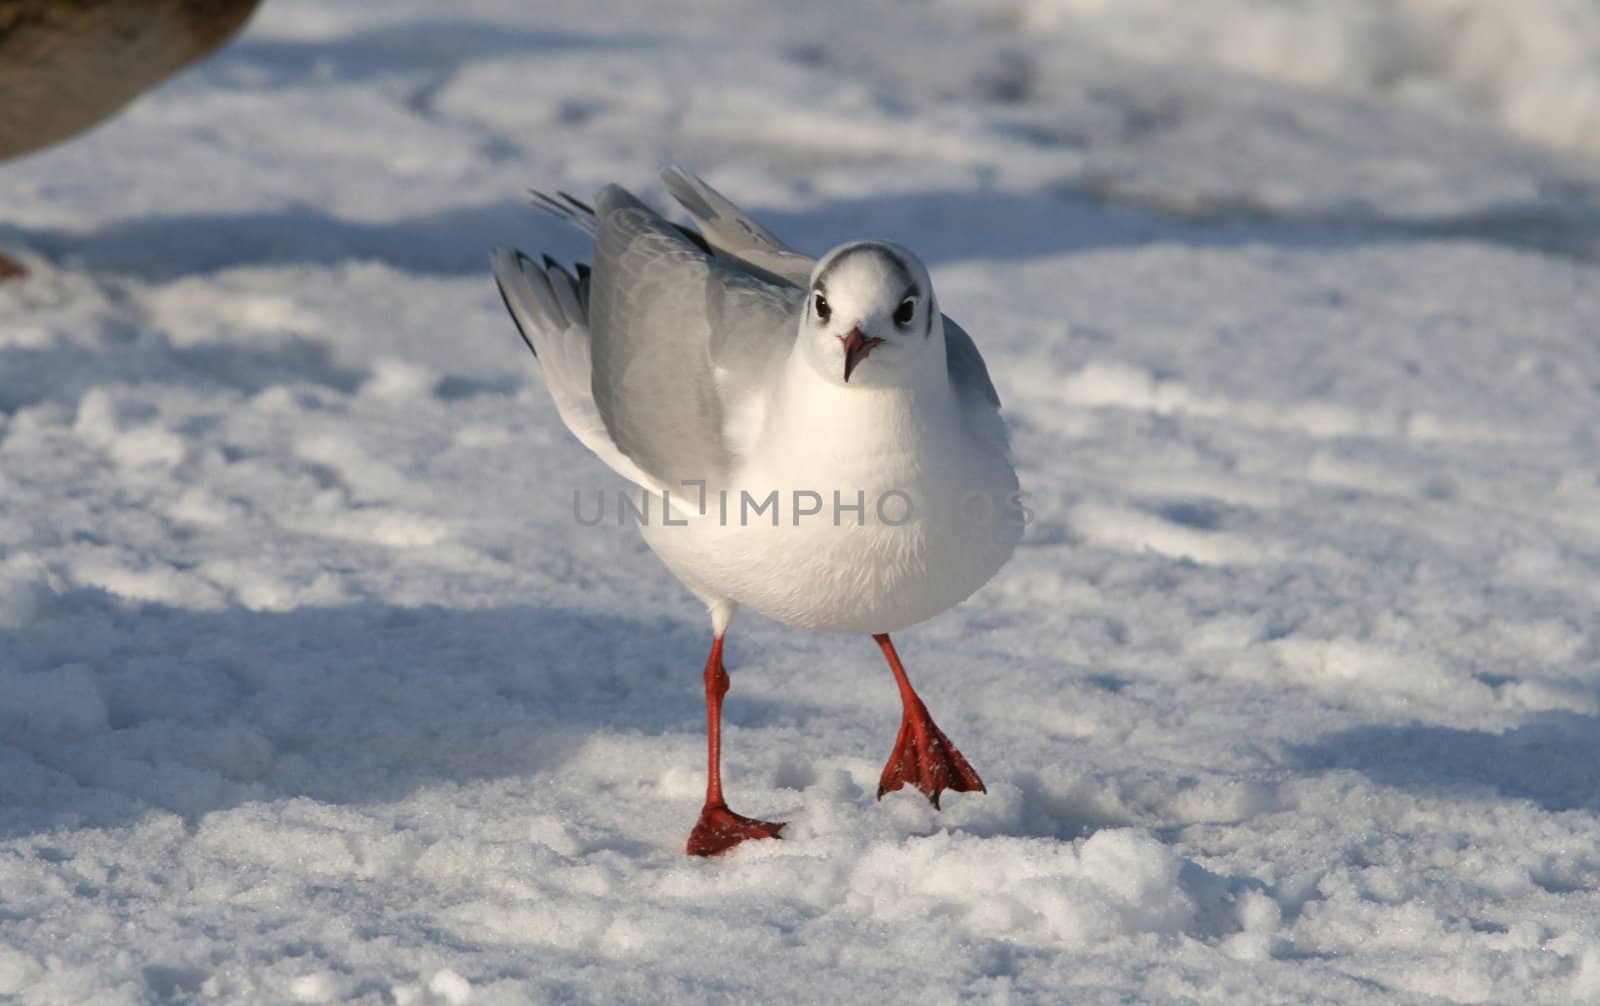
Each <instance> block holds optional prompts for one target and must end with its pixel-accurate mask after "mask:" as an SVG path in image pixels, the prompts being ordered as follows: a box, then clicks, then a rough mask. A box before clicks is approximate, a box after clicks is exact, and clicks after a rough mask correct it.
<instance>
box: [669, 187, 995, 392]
mask: <svg viewBox="0 0 1600 1006" xmlns="http://www.w3.org/2000/svg"><path fill="white" fill-rule="evenodd" d="M661 180H662V181H664V182H665V183H666V185H667V191H669V192H671V193H672V198H674V199H676V200H677V201H678V202H679V203H680V204H682V206H683V208H684V209H685V210H686V211H687V212H688V214H689V216H690V217H692V218H693V219H694V222H695V224H696V225H698V226H699V227H700V230H701V231H702V232H704V235H705V239H706V241H707V242H709V243H710V245H711V247H712V248H714V249H716V251H718V252H720V253H721V254H723V255H727V256H729V257H732V258H735V259H738V260H739V261H741V262H742V263H744V264H745V265H747V266H749V267H752V268H753V269H755V270H759V271H760V272H762V273H766V274H768V275H771V276H775V277H777V278H779V279H782V280H785V281H787V282H789V283H793V284H794V285H795V286H797V287H800V288H801V289H804V288H805V287H806V285H807V284H809V283H810V282H811V269H812V267H813V266H814V265H815V264H816V260H815V259H813V258H811V257H810V256H809V255H803V254H801V253H800V252H797V251H795V250H794V249H793V248H790V247H789V246H788V245H786V244H784V243H783V242H782V241H780V240H779V239H778V237H777V236H776V235H775V234H773V233H772V232H771V231H769V230H767V229H766V228H765V227H763V226H761V225H760V224H758V223H756V222H755V221H754V220H752V219H751V218H750V215H749V214H748V213H746V212H745V211H744V210H741V209H740V208H739V207H737V206H735V205H734V204H733V202H732V200H730V199H728V197H726V196H724V195H723V194H722V193H720V192H718V191H717V190H716V189H714V188H712V187H711V186H710V185H708V184H707V183H706V181H705V179H703V178H700V177H699V176H697V175H695V174H694V173H693V172H691V171H689V170H688V169H686V168H682V167H678V166H677V165H674V166H672V167H669V168H665V169H663V170H662V172H661ZM943 317H944V347H945V358H946V361H947V365H948V367H949V370H950V383H951V384H953V385H954V386H955V389H956V391H957V393H959V394H960V395H962V396H963V397H966V396H968V395H980V396H982V398H983V399H984V400H986V401H988V402H989V404H990V405H993V406H994V407H995V408H999V407H1000V395H999V394H998V393H997V392H996V391H995V390H994V383H993V382H992V381H990V380H989V368H988V367H987V366H985V365H984V362H983V356H982V354H980V353H979V352H978V347H977V345H976V344H974V343H973V341H972V336H970V335H968V334H967V332H966V330H965V329H963V328H962V327H961V326H960V325H957V324H956V323H955V322H954V321H952V320H951V318H950V316H949V315H944V316H943Z"/></svg>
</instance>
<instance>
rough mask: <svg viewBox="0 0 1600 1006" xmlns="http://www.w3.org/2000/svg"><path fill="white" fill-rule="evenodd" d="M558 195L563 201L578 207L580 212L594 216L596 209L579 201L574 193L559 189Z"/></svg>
mask: <svg viewBox="0 0 1600 1006" xmlns="http://www.w3.org/2000/svg"><path fill="white" fill-rule="evenodd" d="M556 195H558V196H560V197H561V198H562V199H565V200H566V201H567V202H569V203H571V204H572V205H573V206H576V207H577V208H578V209H579V210H580V211H582V212H584V213H587V214H588V215H589V216H591V217H592V216H594V207H593V206H590V205H589V204H588V203H586V202H584V201H583V200H582V199H579V198H578V197H577V196H575V195H573V194H572V193H570V192H562V191H561V190H560V189H557V190H556Z"/></svg>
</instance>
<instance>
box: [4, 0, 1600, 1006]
mask: <svg viewBox="0 0 1600 1006" xmlns="http://www.w3.org/2000/svg"><path fill="white" fill-rule="evenodd" d="M540 6H543V5H540ZM552 6H554V5H552ZM1513 9H1514V10H1516V11H1521V12H1524V13H1520V14H1517V15H1515V17H1514V18H1513V15H1512V14H1511V13H1510V12H1511V11H1512V10H1513ZM868 10H869V9H868V8H865V7H864V6H862V5H855V4H844V3H840V4H836V5H817V4H807V5H800V4H794V3H784V2H780V0H750V2H747V3H737V4H736V3H733V2H732V0H724V2H710V3H703V4H697V5H692V6H690V7H688V8H687V9H682V10H680V9H677V7H676V5H674V6H673V8H672V9H670V10H669V9H668V7H667V6H666V5H660V7H659V8H658V7H657V6H650V5H640V4H636V3H628V2H623V0H588V2H585V3H583V4H573V5H561V6H557V7H555V8H554V9H551V10H541V11H537V12H534V11H531V10H530V9H529V5H524V4H521V3H514V2H511V0H481V2H480V0H472V2H461V3H454V4H451V5H449V6H448V8H445V7H441V6H440V5H437V4H433V3H425V2H423V0H400V2H386V3H379V2H375V0H374V2H363V3H357V2H341V3H337V4H335V3H321V2H312V0H269V2H268V3H267V4H265V5H264V6H263V8H262V10H261V12H260V14H259V15H258V17H257V18H256V20H255V21H254V22H253V23H252V24H251V25H250V26H249V27H248V28H247V30H246V31H245V33H244V34H243V35H242V36H241V37H240V38H239V39H238V40H237V42H236V43H234V44H233V45H231V46H230V47H229V48H227V49H226V50H224V51H223V52H222V53H220V54H219V55H218V56H217V57H216V58H215V59H213V60H211V61H209V62H207V63H205V64H203V65H202V66H200V67H198V68H197V69H196V70H194V71H193V72H191V73H188V74H186V75H184V76H182V77H180V78H178V79H176V80H174V81H173V82H171V83H170V84H168V85H167V86H165V87H163V88H161V89H160V90H159V91H157V92H155V93H153V94H152V95H150V96H148V97H146V98H145V99H143V100H141V101H139V102H138V103H136V104H135V105H134V106H132V107H131V108H130V109H129V110H128V111H127V112H126V113H125V114H124V115H122V116H121V117H119V118H118V119H117V120H115V121H114V122H112V123H110V124H108V125H106V126H105V127H103V128H101V129H99V130H97V131H95V132H93V133H92V134H89V135H87V136H85V137H83V138H81V139H79V140H78V141H75V142H73V143H71V144H68V145H65V146H62V147H60V148H58V149H56V150H53V151H50V152H48V153H45V154H41V155H37V156H34V157H31V158H27V159H24V160H21V161H17V162H13V163H9V164H6V165H3V166H0V173H3V175H4V179H5V184H4V186H0V248H3V249H4V250H5V252H6V253H7V254H10V255H13V256H14V257H16V258H18V259H19V260H20V261H22V262H23V263H24V264H25V265H27V266H28V268H29V269H30V270H31V272H32V275H31V276H30V277H29V278H28V279H27V280H25V281H23V282H18V283H9V284H5V285H3V286H0V999H6V1000H10V999H14V1000H16V1001H18V1002H21V1003H29V1004H34V1003H37V1004H52V1006H54V1004H63V1003H80V1002H81V1003H97V1004H115V1003H159V1002H194V1001H228V1002H324V1003H343V1002H352V1003H374V1004H377V1003H384V1004H389V1003H393V1004H461V1003H475V1004H476V1003H491V1004H492V1003H506V1004H513V1003H515V1004H525V1003H557V1002H582V1003H588V1002H593V1003H618V1002H636V1003H652V1004H654V1003H706V1002H728V1003H731V1002H750V1001H771V1002H797V1003H804V1002H817V1003H844V1002H869V1001H870V1002H906V1003H918V1004H937V1003H956V1002H981V1003H1008V1002H1009V1003H1034V1002H1039V1003H1054V1002H1073V1003H1129V1002H1137V1003H1181V1002H1195V1003H1199V1002H1219V1003H1229V1004H1250V1003H1263V1004H1264V1003H1287V1002H1297V1003H1374V1004H1376V1003H1383V1004H1393V1003H1413V1002H1415V1003H1423V1002H1506V1003H1512V1002H1514V1003H1561V1004H1566V1003H1573V1002H1584V1001H1597V1000H1600V894H1597V891H1600V758H1597V757H1596V753H1597V751H1600V636H1597V633H1596V627H1595V626H1596V622H1595V611H1596V607H1597V605H1600V342H1597V340H1596V339H1595V334H1596V332H1597V331H1600V264H1597V263H1600V196H1597V192H1600V164H1597V162H1596V161H1595V160H1593V159H1592V154H1593V149H1594V148H1593V137H1594V136H1595V135H1597V134H1596V131H1595V128H1594V123H1595V121H1596V120H1595V115H1596V107H1597V106H1596V104H1595V102H1596V100H1597V99H1596V97H1595V95H1596V84H1595V81H1596V80H1597V79H1600V73H1597V71H1596V70H1595V67H1594V64H1593V62H1592V60H1593V58H1594V55H1593V54H1594V52H1595V51H1596V50H1595V48H1594V47H1593V46H1588V47H1585V46H1583V45H1582V44H1580V43H1581V38H1580V37H1579V34H1580V33H1581V32H1585V31H1587V32H1591V33H1592V32H1593V30H1594V27H1593V25H1594V21H1595V19H1596V17H1597V16H1600V15H1597V14H1596V8H1595V6H1594V5H1593V4H1591V3H1581V2H1578V0H1569V2H1565V3H1562V2H1555V0H1552V2H1550V3H1529V4H1516V5H1512V4H1501V3H1490V2H1488V0H1485V2H1482V3H1472V2H1469V0H1453V2H1447V0H1436V2H1432V3H1425V2H1423V0H1415V2H1407V3H1403V4H1378V3H1370V4H1369V3H1356V4H1344V3H1337V2H1334V0H1327V2H1323V3H1311V2H1301V3H1297V4H1289V5H1285V4H1268V3H1265V2H1264V0H1263V2H1249V3H1247V2H1245V0H1227V2H1224V0H1216V2H1210V3H1205V4H1192V5H1186V4H1181V3H1177V2H1175V0H1174V2H1170V3H1157V2H1155V0H1139V2H1130V3H1117V4H1111V3H1088V2H1083V0H1038V2H1036V3H1027V4H1024V3H1020V2H1017V3H1011V4H1008V5H998V4H997V5H990V4H964V3H955V2H944V3H937V4H924V3H892V4H885V5H875V6H873V7H871V8H870V13H869V12H868ZM1497 11H1498V12H1499V13H1495V12H1497ZM1540 12H1543V13H1540ZM1497 17H1498V18H1502V19H1520V20H1517V24H1518V25H1521V26H1522V27H1520V28H1519V29H1518V31H1520V32H1522V34H1520V35H1518V36H1517V38H1519V39H1521V40H1522V41H1519V42H1517V44H1518V45H1521V46H1523V47H1524V49H1525V51H1524V50H1519V53H1520V55H1518V56H1517V58H1516V59H1509V58H1502V56H1501V55H1497V51H1496V50H1493V49H1492V47H1491V49H1488V50H1486V49H1485V48H1484V47H1485V46H1487V45H1488V42H1486V41H1485V39H1486V38H1489V37H1490V36H1494V28H1493V23H1494V18H1497ZM1540 17H1545V18H1547V20H1545V21H1540V20H1539V18H1540ZM1402 22H1403V23H1404V26H1405V28H1404V31H1401V30H1400V28H1399V27H1395V28H1394V30H1393V31H1392V32H1391V27H1390V26H1399V25H1401V23H1402ZM1508 23H1509V22H1508ZM1196 25H1200V26H1205V28H1206V30H1204V31H1195V30H1190V29H1191V28H1193V27H1194V26H1196ZM1485 25H1489V27H1485ZM1186 26H1187V27H1186ZM1485 33H1487V34H1485ZM1494 37H1495V38H1499V36H1494ZM1377 38H1381V39H1382V40H1384V45H1383V46H1382V47H1379V49H1378V50H1376V51H1369V50H1371V49H1372V47H1371V46H1368V45H1367V44H1366V42H1367V41H1370V40H1371V39H1377ZM1291 42H1292V43H1293V44H1292V45H1291ZM1500 42H1501V43H1503V44H1504V45H1510V42H1507V41H1505V40H1504V39H1501V40H1500ZM1364 60H1365V61H1370V62H1363V61H1364ZM1490 66H1492V67H1494V68H1495V73H1494V74H1490V75H1488V76H1486V74H1488V70H1487V69H1485V68H1486V67H1490ZM1563 68H1565V69H1563ZM1557 73H1564V74H1567V76H1566V77H1563V78H1562V79H1563V80H1570V81H1572V82H1573V83H1572V86H1571V87H1562V86H1559V85H1558V83H1557V84H1552V82H1551V81H1550V80H1549V79H1546V77H1542V76H1541V74H1546V75H1548V74H1557ZM1541 95H1542V96H1543V97H1541ZM1529 109H1533V111H1529ZM1586 124H1587V125H1586ZM670 162H683V163H685V164H687V165H689V166H690V167H692V168H694V169H696V170H698V171H700V172H701V173H702V174H704V175H705V176H706V177H707V178H708V179H709V180H710V181H711V182H712V183H713V184H714V185H716V186H718V187H719V188H720V189H721V190H723V191H724V192H726V193H727V194H728V195H730V196H731V197H733V198H734V199H735V200H737V201H739V202H740V203H742V204H744V205H745V206H746V207H747V208H749V209H750V210H752V212H754V213H755V215H756V216H757V217H758V219H760V220H762V222H764V223H766V224H767V225H768V226H769V227H771V228H772V229H773V230H774V231H775V232H776V233H778V234H779V235H781V236H783V237H785V238H787V239H789V240H791V241H793V242H794V243H795V244H797V245H799V246H801V247H803V248H805V249H806V250H808V251H811V252H819V251H822V250H824V249H826V248H827V247H829V246H831V245H832V244H835V243H838V242H840V241H843V240H846V239H849V238H854V237H864V236H876V237H883V238H888V239H892V240H898V241H901V242H903V243H904V244H906V245H908V246H910V247H911V248H913V249H915V250H916V251H917V252H918V253H919V254H920V255H921V256H922V257H923V258H924V259H925V260H926V261H927V262H928V263H929V265H930V268H931V270H932V272H933V278H934V282H935V284H936V286H937V289H938V291H939V294H940V299H941V302H942V303H943V305H944V306H945V309H946V310H947V311H948V313H950V314H951V316H953V317H955V318H956V319H958V320H959V321H961V322H962V324H963V325H964V327H966V328H967V329H968V330H969V331H971V332H972V333H973V334H974V337H975V338H976V340H977V342H978V344H979V345H980V346H981V348H982V350H983V352H984V354H985V356H986V358H987V360H988V364H989V368H990V371H991V373H992V374H993V377H994V380H995V384H996V385H997V387H998V388H999V391H1000V395H1001V397H1002V400H1003V401H1004V403H1005V406H1006V413H1007V416H1008V418H1009V421H1010V423H1011V425H1012V430H1013V445H1014V450H1015V454H1016V459H1017V463H1018V467H1019V471H1020V473H1021V476H1022V481H1023V485H1024V488H1025V489H1026V490H1027V491H1028V492H1030V493H1031V495H1030V497H1029V505H1030V508H1031V509H1032V511H1033V516H1034V519H1033V522H1032V523H1031V524H1030V526H1029V527H1028V529H1027V532H1026V535H1025V538H1024V542H1023V544H1022V546H1021V548H1020V549H1019V550H1018V553H1017V555H1016V556H1015V558H1014V559H1013V560H1012V562H1011V563H1010V565H1009V566H1008V567H1007V568H1006V569H1004V570H1003V571H1002V572H1001V574H1000V575H999V576H998V577H997V578H996V579H995V580H994V581H993V582H992V583H991V584H990V585H989V586H988V587H986V588H985V589H984V590H982V591H981V592H979V593H978V594H977V595H976V596H975V597H974V598H973V599H971V600H970V601H968V602H967V603H965V604H963V605H961V606H960V607H958V608H956V609H954V610H952V611H950V612H948V613H946V614H944V615H942V616H940V617H938V618H936V619H934V620H933V621H931V622H929V623H926V624H925V625H923V626H920V627H917V628H914V629H912V630H909V631H907V632H905V633H903V634H901V635H899V636H898V637H897V640H896V641H897V643H898V645H899V647H900V651H901V654H902V655H903V656H904V658H905V659H906V662H907V665H908V668H909V671H910V674H911V676H912V680H913V681H914V682H915V683H916V684H917V686H918V688H919V690H920V691H921V693H922V694H923V697H924V698H925V699H926V700H927V702H928V705H929V707H930V709H931V710H932V712H933V714H934V716H935V717H936V718H937V720H938V721H939V724H940V726H941V727H943V729H944V730H945V732H946V733H947V734H949V735H950V737H951V739H952V740H953V741H955V742H956V743H957V744H959V746H960V747H961V749H962V751H963V752H964V753H965V754H966V755H967V756H968V757H969V758H970V759H971V761H972V763H973V765H974V767H975V768H977V769H978V771H979V772H980V773H981V774H982V776H983V778H984V780H985V781H986V782H987V783H988V787H989V792H988V793H987V795H982V794H956V793H947V794H946V795H945V797H944V801H943V802H944V809H943V811H935V810H934V809H933V808H932V807H931V806H929V805H928V803H927V801H925V800H924V799H922V798H921V797H920V796H919V795H917V794H916V793H914V792H911V791H909V790H907V791H903V792H900V793H896V794H891V795H890V796H888V797H886V798H884V799H883V800H882V801H881V802H878V801H875V799H874V795H875V790H876V783H877V777H878V773H879V771H880V769H881V768H882V764H883V760H884V759H885V758H886V757H887V755H888V752H889V749H890V747H891V745H892V743H893V740H894V732H895V729H896V727H897V724H898V720H899V700H898V697H897V694H896V691H895V688H894V685H893V681H892V679H891V677H890V675H889V673H888V670H887V669H886V668H885V667H884V666H883V663H882V661H881V658H880V657H879V656H878V654H877V652H876V648H875V647H874V646H872V645H871V643H870V641H868V640H864V639H860V638H854V637H845V636H828V635H818V634H812V633H806V632H801V631H797V630H792V629H788V628H785V627H783V626H781V625H777V624H775V623H771V622H766V621H764V620H762V619H760V618H759V617H756V616H753V615H749V614H744V615H741V617H740V619H739V620H738V621H737V622H736V623H735V624H734V626H733V630H732V632H731V633H730V635H729V642H728V669H729V672H730V674H731V676H732V681H733V689H732V691H731V692H730V694H729V697H728V702H727V707H726V721H725V728H724V735H723V742H724V758H725V781H726V784H727V786H728V789H729V797H730V802H731V803H732V804H733V806H734V807H735V808H736V809H738V810H739V811H741V812H742V813H746V814H751V815H757V816H760V817H764V818H768V819H773V820H785V821H788V822H789V825H788V828H787V829H786V830H785V832H784V837H783V840H781V841H769V842H758V843H750V844H747V845H745V846H741V847H740V848H738V849H736V850H734V851H733V852H732V853H730V854H729V855H727V856H725V857H723V858H720V859H714V860H697V859H690V858H688V857H686V856H685V855H684V854H683V844H684V840H685V838H686V836H687V832H688V829H689V827H690V826H691V825H692V824H693V822H694V819H695V815H696V813H697V812H698V809H699V806H700V801H701V798H702V796H703V793H704V786H705V752H704V725H705V713H704V706H703V692H702V685H701V676H700V674H701V667H702V664H703V661H704V659H705V652H706V648H707V646H708V644H709V631H708V625H707V620H706V617H705V613H704V611H703V609H702V608H701V607H700V606H699V605H698V603H697V602H695V601H694V599H693V598H692V597H691V596H690V595H688V594H687V593H686V592H685V591H684V590H683V589H682V588H681V587H680V586H679V585H678V584H677V583H676V581H674V580H673V579H672V577H671V576H670V574H668V573H667V572H666V571H665V570H664V569H662V568H661V567H660V566H659V564H658V563H657V562H656V560H655V559H654V558H653V557H652V556H651V554H650V553H649V552H648V550H646V548H645V547H644V545H643V544H642V542H641V541H640V539H639V536H638V534H637V532H636V531H634V530H633V529H632V528H629V527H621V528H618V527H616V526H614V525H612V524H608V525H607V526H602V527H581V526H579V524H578V522H577V521H576V520H575V518H574V514H573V493H574V491H582V492H585V493H592V492H593V491H595V490H603V491H612V490H615V489H616V488H617V487H618V486H619V485H620V483H619V482H618V480H616V479H615V477H614V476H611V475H609V474H608V473H607V472H606V470H605V469H604V468H603V466H602V465H601V464H600V463H599V462H597V461H596V460H595V459H593V458H592V457H590V456H589V455H588V454H587V452H586V451H585V450H584V449H583V448H582V447H581V446H580V445H579V444H577V443H576V441H574V440H573V438H572V437H571V436H570V435H569V434H567V433H566V431H565V430H564V429H563V428H562V427H561V425H560V422H559V420H558V418H557V416H556V414H555V409H554V407H553V406H552V405H551V403H550V401H549V398H548V396H547V395H546V393H545V391H544V389H543V387H542V386H541V384H540V381H539V376H538V369H537V365H536V363H535V361H533V360H532V359H531V358H530V357H529V356H528V355H527V353H526V351H525V350H524V349H523V347H522V345H521V342H520V340H518V338H517V336H516V333H515V331H514V330H513V328H512V327H511V324H510V322H509V321H508V320H507V318H506V317H505V316H504V312H503V309H502V307H501V304H500V300H499V297H498V296H497V294H496V292H495V289H494V285H493V283H492V282H491V281H490V279H489V277H488V270H487V264H488V253H489V250H490V249H491V248H492V247H494V246H496V245H510V244H515V245H518V246H520V247H523V248H526V249H527V250H529V251H533V252H538V251H546V250H547V251H550V252H552V253H554V254H556V255H558V256H560V257H563V258H567V259H570V258H572V257H573V256H576V255H578V254H581V253H582V251H583V244H582V240H581V235H578V234H576V233H575V232H571V231H564V230H562V229H561V227H560V225H559V224H558V223H557V222H556V221H553V220H550V219H548V218H545V217H541V216H540V215H539V214H537V213H535V212H534V211H533V210H531V209H529V208H528V207H527V205H526V201H525V192H526V190H527V188H529V187H530V186H538V187H541V188H563V189H566V190H568V191H572V192H575V193H579V194H582V193H584V192H587V191H591V190H592V189H593V188H595V187H597V186H598V185H600V184H602V183H604V182H608V181H619V182H622V183H624V184H626V185H628V186H630V187H632V188H634V189H635V190H636V191H638V192H639V193H640V194H641V195H643V196H645V197H646V198H649V199H651V200H653V201H656V202H657V203H658V204H659V203H661V201H662V197H663V190H662V187H661V186H660V185H659V183H658V182H657V181H656V180H655V170H656V168H657V167H658V166H660V165H662V164H665V163H670Z"/></svg>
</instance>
